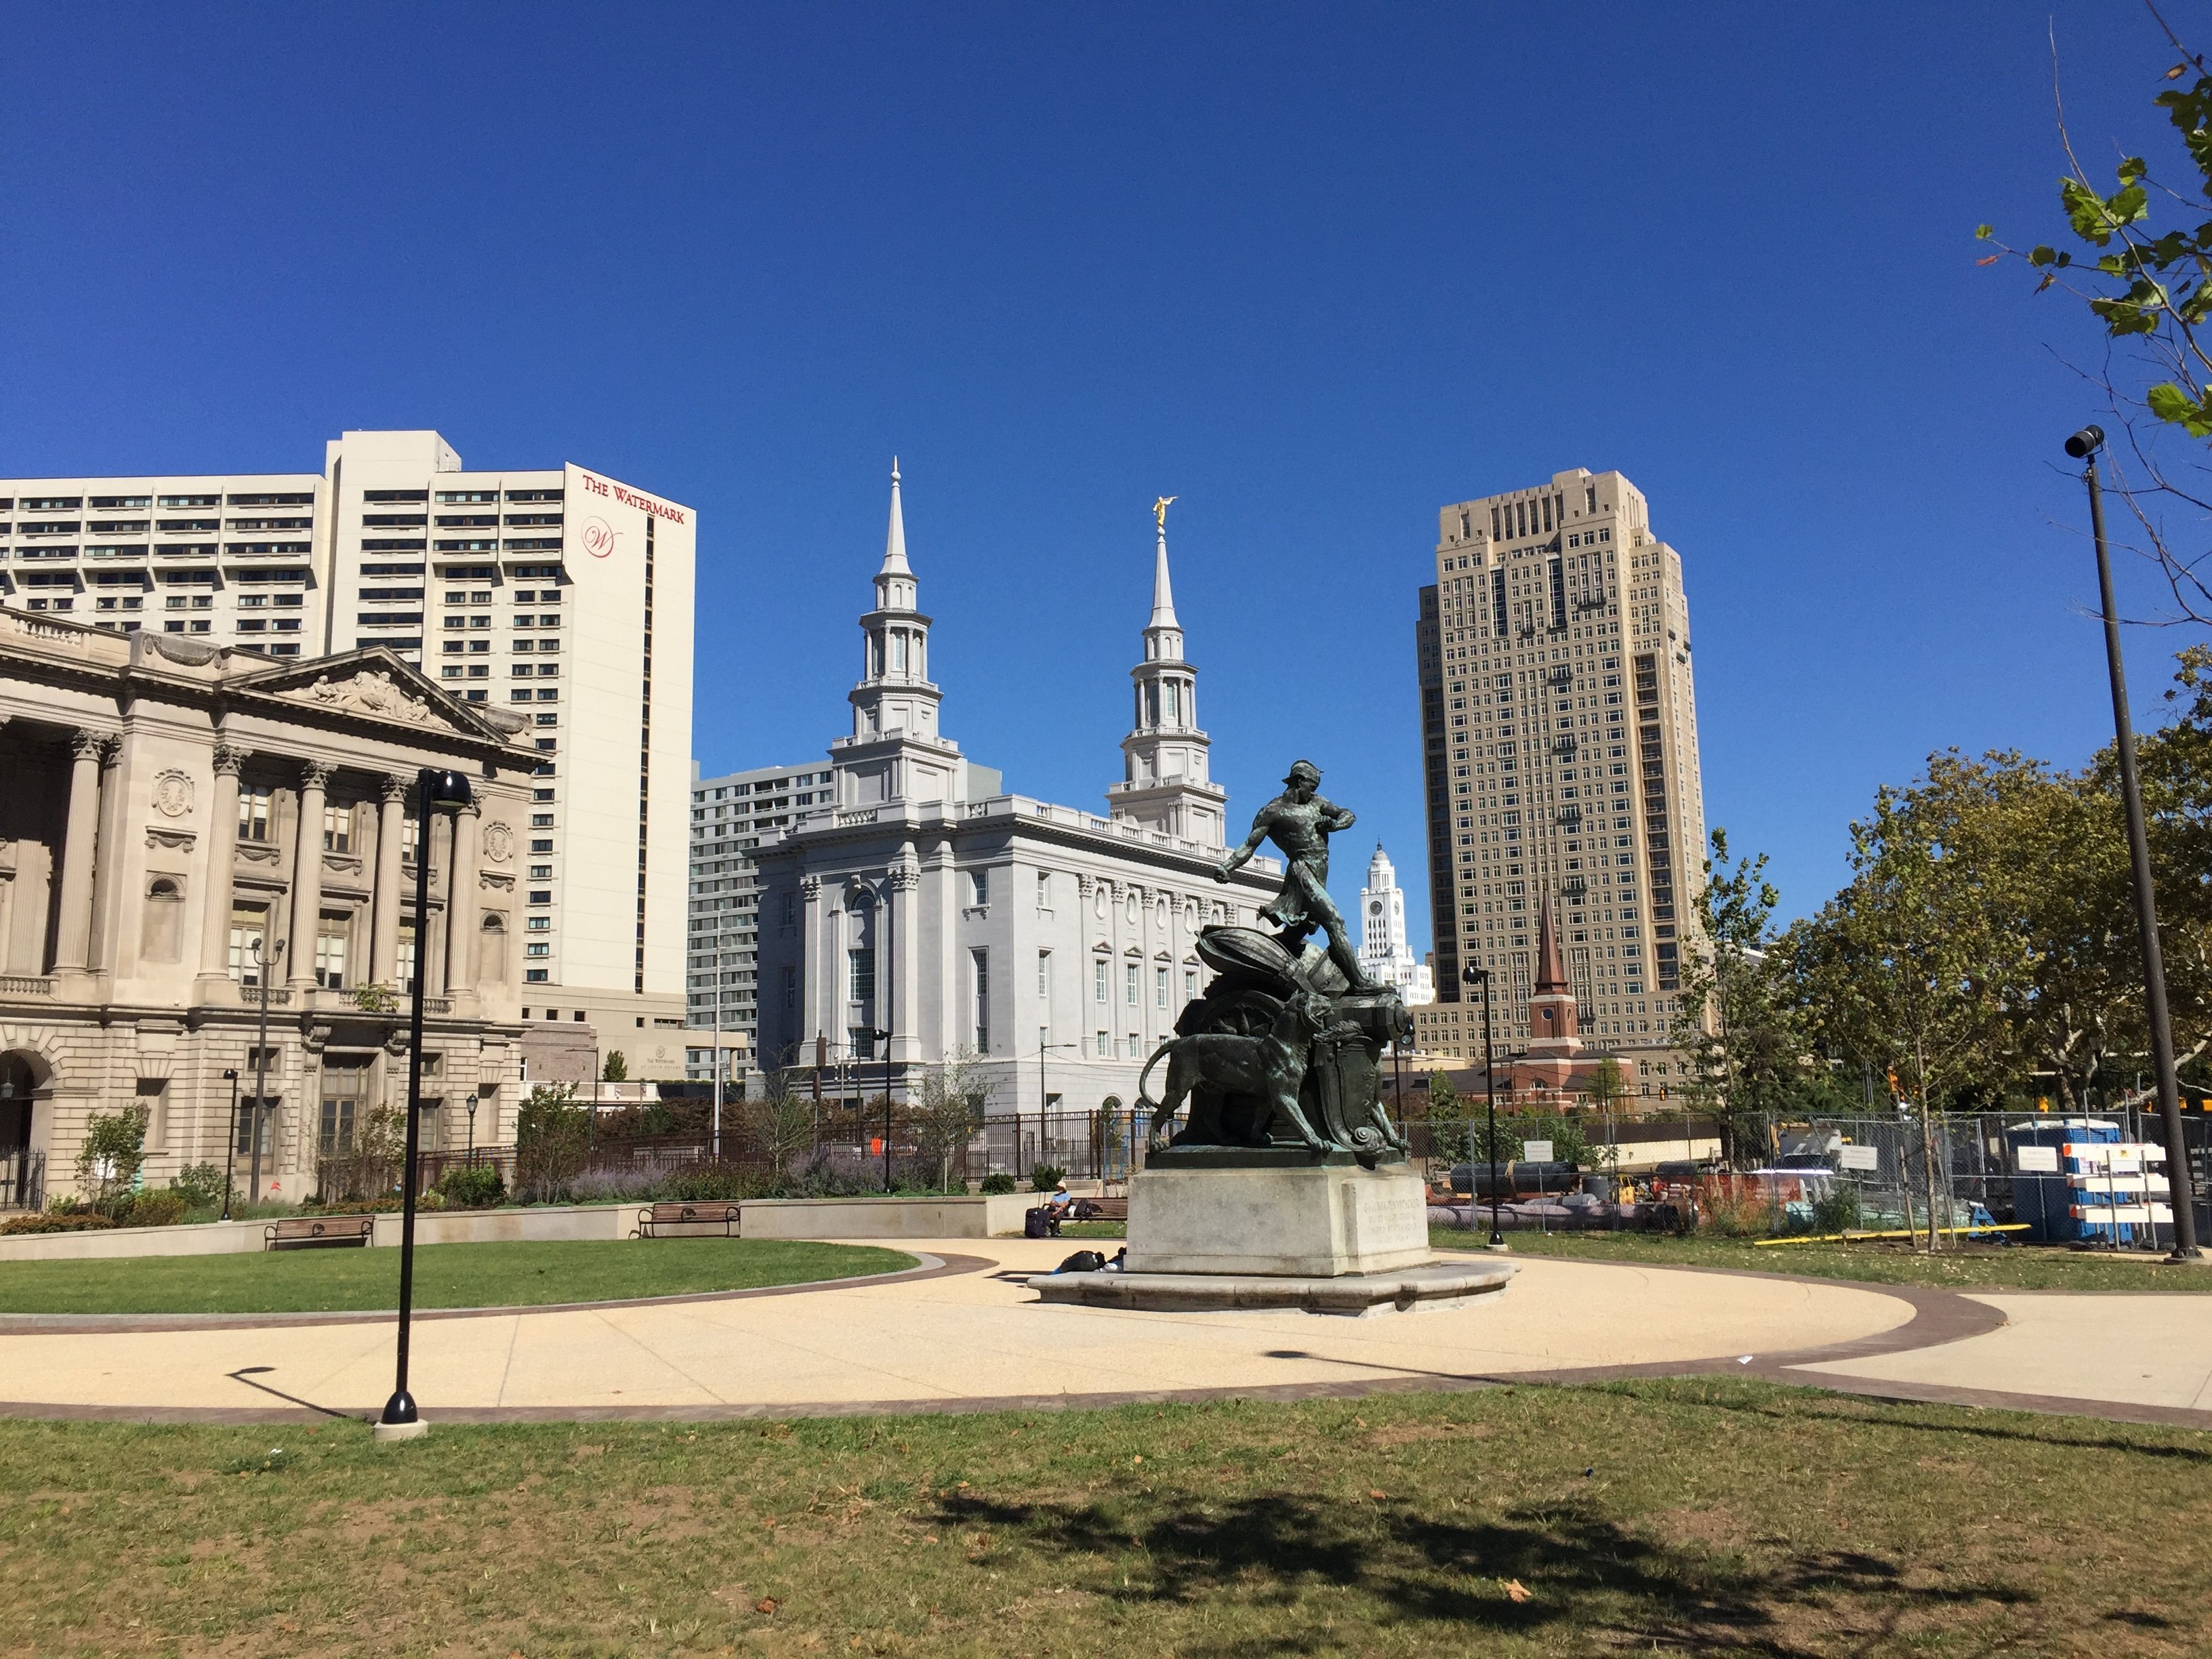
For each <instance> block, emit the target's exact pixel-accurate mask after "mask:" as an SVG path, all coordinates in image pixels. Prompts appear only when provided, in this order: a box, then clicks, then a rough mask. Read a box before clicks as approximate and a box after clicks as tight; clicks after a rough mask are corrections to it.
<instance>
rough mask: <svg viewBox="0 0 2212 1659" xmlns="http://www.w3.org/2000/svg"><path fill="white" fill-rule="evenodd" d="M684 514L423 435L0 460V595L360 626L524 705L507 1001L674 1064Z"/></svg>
mask: <svg viewBox="0 0 2212 1659" xmlns="http://www.w3.org/2000/svg"><path fill="white" fill-rule="evenodd" d="M695 533H696V523H695V519H694V514H693V513H692V510H691V509H690V507H684V506H680V505H678V504H677V503H675V502H672V501H668V500H666V499H665V498H664V497H661V496H657V495H649V494H647V493H646V492H645V491H643V490H640V489H635V488H633V487H632V486H630V485H628V484H624V483H618V482H617V481H616V480H614V479H612V478H610V477H607V476H606V475H605V473H599V472H593V471H588V470H586V469H585V468H583V467H580V466H576V465H565V466H557V467H544V468H536V469H528V470H493V471H483V470H476V471H471V470H470V469H468V468H466V467H465V466H464V465H463V464H462V461H461V458H460V456H459V454H458V453H455V452H454V450H453V446H452V445H450V444H448V443H447V441H445V439H443V438H442V437H441V436H440V435H438V434H437V433H435V432H427V431H422V432H348V433H344V434H343V435H340V436H339V437H337V438H336V439H333V440H331V441H330V442H329V443H328V445H327V446H326V447H325V457H324V469H323V471H321V472H320V473H313V472H303V473H279V474H270V473H256V474H216V475H211V476H210V475H202V476H191V477H185V476H177V475H156V474H142V475H137V476H129V477H81V478H16V479H0V605H7V606H9V607H11V608H13V609H15V610H19V611H44V612H47V613H49V614H52V613H56V612H58V613H63V614H65V615H67V616H68V617H70V620H72V621H76V622H87V623H92V624H94V626H96V627H101V628H107V629H113V630H115V631H116V632H118V633H136V632H138V631H139V630H141V629H144V630H145V631H147V632H149V633H159V634H161V635H164V636H165V637H166V636H172V635H174V636H180V637H181V638H183V639H184V640H185V641H193V640H198V641H204V642H206V643H208V644H210V645H215V646H227V647H234V648H236V649H238V650H241V651H258V652H261V653H265V654H267V655H269V656H271V657H275V658H279V659H283V658H295V657H296V658H300V659H310V658H314V657H319V656H326V655H331V654H333V653H339V652H345V651H352V650H356V649H358V648H361V647H368V646H382V647H385V648H386V649H387V650H389V651H391V652H392V653H394V654H395V655H397V656H398V657H399V658H400V659H402V660H403V661H405V662H407V663H410V664H411V665H416V666H417V667H419V668H421V669H422V671H423V672H424V673H425V674H427V675H428V677H429V678H431V679H433V680H435V681H436V682H438V683H439V684H440V685H441V686H442V687H443V688H444V689H445V690H447V691H448V692H450V693H451V694H452V695H453V696H454V697H455V698H457V699H459V700H460V701H461V702H478V703H495V704H497V705H499V706H501V707H502V708H507V709H509V710H510V711H511V712H513V713H514V714H527V716H528V717H529V720H530V723H531V732H530V735H529V738H528V741H529V742H530V743H532V744H534V752H535V753H536V754H537V755H538V763H537V775H536V776H535V777H534V778H533V779H532V802H531V806H532V811H531V812H530V816H529V820H528V824H527V829H526V831H523V830H520V829H519V830H518V832H517V833H518V834H519V835H520V836H522V838H523V839H524V842H525V844H524V845H522V846H519V847H516V848H513V854H514V862H513V866H510V867H511V868H512V869H513V871H514V872H516V873H515V877H510V878H508V879H516V878H520V890H519V891H518V892H517V893H516V895H515V897H516V898H517V899H518V900H519V901H520V908H522V911H523V920H522V929H523V932H522V939H523V945H522V951H521V957H522V972H521V974H520V979H519V984H520V996H521V1001H522V1006H523V1008H524V1011H525V1012H524V1017H525V1018H530V1019H535V1020H544V1019H549V1018H560V1019H562V1021H564V1022H576V1021H587V1022H588V1023H590V1024H592V1026H593V1027H594V1028H595V1029H596V1030H598V1031H599V1034H600V1042H601V1046H602V1048H621V1049H623V1051H624V1052H625V1054H626V1056H627V1058H628V1060H629V1065H630V1068H631V1072H632V1074H633V1075H648V1074H665V1075H669V1076H674V1075H678V1071H677V1068H678V1067H679V1066H681V1065H682V1064H683V1058H684V1055H683V1033H682V1030H681V1029H680V1028H681V1027H682V1024H683V1016H684V1000H683V998H684V885H685V882H684V878H685V873H686V863H687V850H688V849H687V835H688V830H689V817H688V814H687V812H686V807H687V806H688V805H689V801H688V795H689V787H690V747H691V589H692V564H693V550H694V536H695ZM647 1068H651V1070H650V1071H648V1070H647Z"/></svg>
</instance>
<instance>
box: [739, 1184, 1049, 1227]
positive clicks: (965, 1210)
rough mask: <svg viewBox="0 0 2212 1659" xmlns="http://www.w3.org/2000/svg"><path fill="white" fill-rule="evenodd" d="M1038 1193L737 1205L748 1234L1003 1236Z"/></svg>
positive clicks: (767, 1201) (795, 1200)
mask: <svg viewBox="0 0 2212 1659" xmlns="http://www.w3.org/2000/svg"><path fill="white" fill-rule="evenodd" d="M1042 1202H1043V1195H1042V1194H1038V1193H993V1194H987V1195H985V1194H978V1195H976V1196H975V1197H970V1198H756V1199H750V1200H747V1201H746V1202H745V1204H744V1206H743V1208H742V1209H741V1210H740V1212H739V1214H740V1215H741V1216H742V1218H743V1219H742V1220H741V1221H740V1223H739V1224H738V1230H739V1231H741V1232H743V1233H744V1236H745V1237H747V1238H1005V1237H1018V1236H1019V1235H1020V1233H1021V1231H1022V1215H1023V1212H1024V1211H1027V1210H1029V1209H1031V1208H1033V1207H1035V1206H1036V1205H1038V1204H1040V1203H1042Z"/></svg>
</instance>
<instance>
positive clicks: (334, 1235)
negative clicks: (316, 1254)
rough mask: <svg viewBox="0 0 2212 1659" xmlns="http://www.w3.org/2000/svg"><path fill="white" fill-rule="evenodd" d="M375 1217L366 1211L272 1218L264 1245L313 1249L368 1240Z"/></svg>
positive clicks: (265, 1231) (265, 1233)
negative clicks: (360, 1212)
mask: <svg viewBox="0 0 2212 1659" xmlns="http://www.w3.org/2000/svg"><path fill="white" fill-rule="evenodd" d="M375 1225H376V1224H375V1220H374V1218H373V1217H370V1216H365V1215H301V1216H290V1217H288V1218H285V1219H284V1220H283V1221H272V1222H270V1224H269V1225H267V1226H265V1227H264V1228H263V1229H262V1230H261V1248H262V1249H264V1250H282V1249H288V1248H289V1249H319V1248H326V1247H329V1246H332V1245H340V1244H360V1245H365V1244H367V1243H368V1236H369V1233H370V1231H372V1230H373V1229H374V1226H375Z"/></svg>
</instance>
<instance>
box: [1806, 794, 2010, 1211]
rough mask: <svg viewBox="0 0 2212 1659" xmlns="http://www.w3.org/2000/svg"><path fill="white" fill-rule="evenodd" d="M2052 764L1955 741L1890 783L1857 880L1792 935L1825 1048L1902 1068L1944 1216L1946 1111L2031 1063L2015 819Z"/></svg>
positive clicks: (1854, 834) (1861, 846)
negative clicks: (2026, 1043)
mask: <svg viewBox="0 0 2212 1659" xmlns="http://www.w3.org/2000/svg"><path fill="white" fill-rule="evenodd" d="M2040 775H2041V769H2039V767H2037V766H2036V765H2035V763H2032V762H2026V761H2023V760H2022V759H2021V757H2019V756H2017V755H2011V754H1993V755H1990V756H1986V757H1983V758H1982V759H1980V760H1972V759H1968V758H1966V757H1964V756H1961V755H1960V754H1959V753H1958V752H1957V751H1956V750H1950V751H1947V752H1945V753H1942V754H1938V755H1935V756H1931V757H1929V763H1928V772H1927V775H1926V777H1925V778H1924V779H1923V780H1922V781H1919V782H1917V783H1916V784H1914V785H1912V786H1911V787H1909V788H1904V789H1899V788H1897V787H1893V786H1889V785H1885V786H1883V787H1882V788H1881V790H1880V791H1879V792H1877V793H1876V795H1875V811H1874V816H1873V817H1870V818H1867V819H1863V820H1861V821H1859V822H1857V823H1854V824H1852V826H1851V854H1850V860H1851V867H1852V872H1853V873H1852V879H1851V883H1850V885H1849V886H1848V887H1846V888H1845V889H1844V890H1843V891H1842V892H1840V893H1838V895H1837V896H1835V897H1834V898H1833V899H1831V900H1830V901H1829V902H1828V903H1827V905H1826V908H1823V909H1822V911H1821V912H1820V915H1819V916H1818V917H1816V918H1814V921H1812V922H1811V923H1810V924H1809V925H1808V926H1807V927H1804V928H1803V929H1802V930H1800V931H1799V932H1798V933H1797V934H1796V937H1795V939H1794V940H1793V943H1794V944H1795V945H1796V952H1797V954H1796V963H1795V964H1794V965H1795V968H1796V972H1797V974H1798V975H1799V976H1800V980H1801V988H1802V994H1803V995H1804V999H1805V1006H1807V1007H1808V1010H1809V1011H1810V1012H1812V1014H1813V1015H1814V1018H1816V1019H1817V1020H1818V1021H1819V1022H1820V1028H1821V1029H1820V1030H1819V1032H1818V1035H1819V1036H1825V1037H1827V1038H1829V1039H1832V1042H1831V1043H1830V1044H1829V1045H1826V1046H1833V1047H1838V1048H1841V1049H1843V1050H1844V1052H1846V1053H1849V1054H1856V1055H1858V1056H1860V1057H1861V1058H1863V1059H1864V1060H1868V1061H1869V1063H1871V1064H1872V1065H1874V1066H1875V1067H1876V1068H1877V1069H1879V1070H1881V1071H1882V1072H1884V1073H1887V1075H1889V1076H1891V1077H1893V1078H1894V1079H1896V1087H1897V1090H1898V1091H1899V1097H1901V1098H1902V1099H1904V1100H1905V1101H1906V1102H1907V1103H1910V1104H1911V1106H1912V1107H1913V1108H1914V1109H1916V1110H1917V1113H1918V1115H1919V1122H1920V1132H1921V1143H1922V1152H1923V1162H1924V1164H1925V1168H1926V1184H1927V1192H1926V1194H1925V1196H1926V1198H1927V1200H1928V1203H1929V1214H1930V1216H1931V1218H1932V1217H1933V1216H1935V1215H1936V1214H1937V1213H1938V1212H1939V1211H1938V1206H1936V1201H1935V1200H1936V1193H1935V1182H1936V1165H1935V1160H1934V1158H1933V1156H1932V1153H1933V1146H1934V1133H1933V1128H1932V1123H1931V1120H1932V1116H1933V1115H1934V1114H1935V1113H1936V1111H1938V1110H1940V1109H1942V1107H1943V1105H1944V1104H1945V1103H1947V1102H1948V1101H1949V1100H1951V1099H1952V1098H1953V1097H1954V1096H1957V1095H1959V1094H1960V1093H1961V1092H1964V1091H1970V1090H1972V1091H1987V1090H1989V1089H1990V1088H1992V1087H1995V1086H1997V1085H2001V1084H2002V1083H2003V1082H2004V1081H2006V1080H2008V1079H2014V1078H2017V1077H2018V1076H2019V1075H2020V1074H2021V1071H2022V1070H2023V1067H2022V1066H2021V1063H2020V1059H2019V1053H2020V1051H2019V1049H2018V1047H2017V1045H2016V1043H2015V1040H2014V1039H2015V1026H2014V1024H2013V1018H2012V1016H2013V1013H2014V1012H2015V1007H2016V1006H2017V1004H2018V1001H2019V999H2020V998H2021V995H2022V994H2024V993H2025V991H2026V989H2027V987H2028V986H2029V985H2030V984H2031V983H2032V970H2033V965H2034V959H2035V952H2034V950H2033V944H2032V941H2031V939H2030V936H2029V930H2028V929H2027V927H2025V926H2024V925H2023V923H2022V919H2021V897H2022V895H2021V892H2020V890H2019V889H2018V886H2017V884H2015V883H2013V882H2012V881H2011V880H2009V879H2008V875H2007V872H2006V867H2005V864H2006V854H2005V849H2004V847H2003V826H2004V825H2006V824H2008V823H2011V822H2014V821H2015V817H2016V812H2015V809H2016V807H2017V805H2018V804H2019V800H2018V798H2019V796H2020V795H2021V793H2023V792H2024V791H2026V790H2027V789H2029V788H2031V787H2033V786H2034V785H2035V783H2036V782H2037V781H2038V780H2039V777H2040ZM1815 1046H1816V1047H1819V1046H1823V1045H1820V1044H1816V1045H1815ZM1935 1243H1936V1240H1935V1237H1934V1234H1933V1232H1932V1231H1931V1233H1930V1236H1929V1248H1930V1249H1933V1248H1934V1247H1935Z"/></svg>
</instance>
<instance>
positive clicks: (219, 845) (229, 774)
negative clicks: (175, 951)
mask: <svg viewBox="0 0 2212 1659" xmlns="http://www.w3.org/2000/svg"><path fill="white" fill-rule="evenodd" d="M245 764H246V751H245V750H242V749H233V748H231V747H229V746H228V744H216V748H215V799H214V800H213V801H212V802H210V805H209V807H208V811H210V812H211V813H213V814H214V817H212V818H211V819H210V821H209V823H208V833H207V875H206V877H205V878H204V879H205V880H206V883H207V892H206V895H205V896H204V902H202V904H201V907H200V977H201V978H202V979H228V977H229V976H230V911H231V890H230V884H231V872H232V871H233V870H234V868H235V867H236V866H237V863H238V775H239V771H240V768H242V767H243V766H244V765H245Z"/></svg>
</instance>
